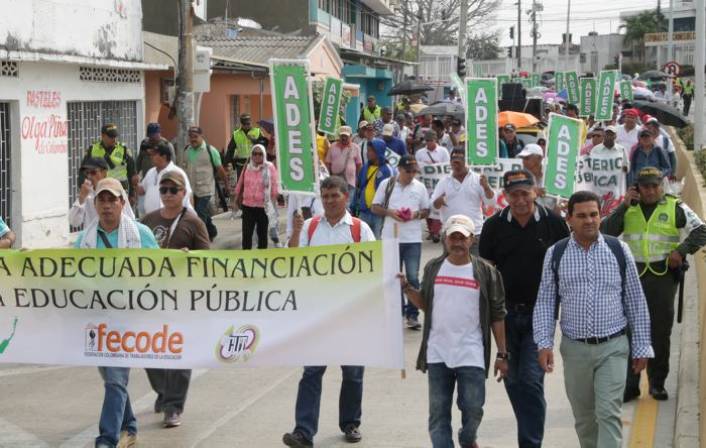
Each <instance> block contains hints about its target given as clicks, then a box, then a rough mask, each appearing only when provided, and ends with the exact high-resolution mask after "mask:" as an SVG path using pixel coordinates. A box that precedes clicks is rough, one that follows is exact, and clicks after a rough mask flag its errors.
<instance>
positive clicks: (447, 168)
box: [419, 162, 451, 193]
mask: <svg viewBox="0 0 706 448" xmlns="http://www.w3.org/2000/svg"><path fill="white" fill-rule="evenodd" d="M419 170H420V172H419V181H420V182H421V183H423V184H424V186H425V187H426V188H427V191H428V192H430V193H431V192H432V191H434V188H436V184H438V183H439V181H440V180H441V179H443V178H444V177H446V176H448V175H449V174H451V165H450V164H449V163H448V162H447V163H428V164H421V163H420V164H419Z"/></svg>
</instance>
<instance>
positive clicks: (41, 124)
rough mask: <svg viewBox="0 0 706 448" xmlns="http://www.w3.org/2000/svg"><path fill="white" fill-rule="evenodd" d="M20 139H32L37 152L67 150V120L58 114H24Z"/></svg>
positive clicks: (63, 151)
mask: <svg viewBox="0 0 706 448" xmlns="http://www.w3.org/2000/svg"><path fill="white" fill-rule="evenodd" d="M21 128H22V139H23V140H33V141H34V150H35V151H36V152H37V153H39V154H48V153H54V154H56V153H59V154H65V153H66V152H67V144H68V142H67V139H68V135H69V122H68V121H67V120H63V119H62V117H60V116H59V115H55V114H51V115H49V116H48V117H37V116H34V115H30V116H26V117H24V118H23V119H22V126H21Z"/></svg>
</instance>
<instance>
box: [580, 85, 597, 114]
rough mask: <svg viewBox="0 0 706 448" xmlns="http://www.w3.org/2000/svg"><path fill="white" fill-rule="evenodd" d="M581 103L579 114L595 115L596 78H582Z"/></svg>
mask: <svg viewBox="0 0 706 448" xmlns="http://www.w3.org/2000/svg"><path fill="white" fill-rule="evenodd" d="M579 83H580V84H581V92H580V95H581V104H580V106H579V116H581V117H588V116H590V115H593V111H594V110H595V109H596V78H581V79H580V81H579Z"/></svg>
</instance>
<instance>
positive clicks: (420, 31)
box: [414, 11, 422, 79]
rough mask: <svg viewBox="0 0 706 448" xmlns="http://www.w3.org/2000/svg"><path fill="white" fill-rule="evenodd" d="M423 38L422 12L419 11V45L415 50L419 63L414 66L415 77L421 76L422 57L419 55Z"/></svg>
mask: <svg viewBox="0 0 706 448" xmlns="http://www.w3.org/2000/svg"><path fill="white" fill-rule="evenodd" d="M421 40H422V12H421V11H417V45H416V48H415V51H416V53H417V65H415V66H414V78H415V79H418V78H419V61H420V60H421V57H420V55H419V41H421Z"/></svg>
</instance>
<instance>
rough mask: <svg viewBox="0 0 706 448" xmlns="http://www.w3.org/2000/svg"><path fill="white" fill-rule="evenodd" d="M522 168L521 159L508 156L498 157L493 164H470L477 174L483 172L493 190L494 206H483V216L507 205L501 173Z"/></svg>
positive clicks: (489, 214) (490, 214)
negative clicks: (484, 165) (479, 165)
mask: <svg viewBox="0 0 706 448" xmlns="http://www.w3.org/2000/svg"><path fill="white" fill-rule="evenodd" d="M521 169H522V159H510V158H500V159H498V163H497V164H496V165H495V166H486V167H477V166H472V167H471V170H473V171H475V172H476V173H478V174H484V175H485V177H486V178H487V179H488V185H490V188H492V189H493V190H494V191H495V193H496V194H495V198H496V202H495V207H493V208H488V209H486V208H485V207H483V208H484V212H485V216H492V215H493V214H494V213H495V212H497V211H498V210H502V209H503V208H505V207H507V201H506V200H505V193H504V192H503V188H504V187H505V184H504V182H503V175H504V174H505V173H506V172H508V171H513V170H521Z"/></svg>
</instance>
